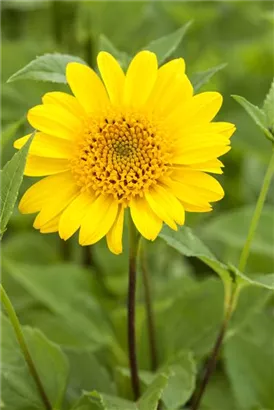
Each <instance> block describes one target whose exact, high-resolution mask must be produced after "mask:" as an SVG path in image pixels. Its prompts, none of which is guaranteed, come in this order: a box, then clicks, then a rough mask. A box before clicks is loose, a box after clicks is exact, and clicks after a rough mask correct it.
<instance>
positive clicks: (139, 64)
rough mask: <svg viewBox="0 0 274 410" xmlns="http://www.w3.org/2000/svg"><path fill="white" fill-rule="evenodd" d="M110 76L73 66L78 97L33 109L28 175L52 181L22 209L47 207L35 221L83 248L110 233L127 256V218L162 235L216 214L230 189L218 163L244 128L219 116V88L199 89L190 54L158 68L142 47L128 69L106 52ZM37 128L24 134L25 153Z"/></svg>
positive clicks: (57, 97)
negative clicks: (190, 73) (197, 216)
mask: <svg viewBox="0 0 274 410" xmlns="http://www.w3.org/2000/svg"><path fill="white" fill-rule="evenodd" d="M97 62H98V68H99V70H100V74H101V78H100V77H99V76H98V75H97V74H96V72H95V71H94V70H92V69H91V68H90V67H88V66H86V65H83V64H80V63H69V64H68V65H67V69H66V76H67V81H68V84H69V86H70V88H71V91H72V93H73V95H70V94H66V93H62V92H50V93H47V94H45V95H44V96H43V98H42V104H41V105H38V106H36V107H34V108H32V109H30V110H29V112H28V120H29V123H30V124H31V125H32V126H33V128H34V129H35V130H36V134H35V137H34V139H33V142H32V144H31V147H30V150H29V154H28V158H27V164H26V168H25V174H26V175H29V176H35V177H45V178H43V179H41V180H40V181H39V182H37V183H36V184H34V185H33V186H32V187H31V188H29V190H28V191H27V192H26V193H25V194H24V196H23V197H22V199H21V202H20V204H19V209H20V211H21V212H22V213H38V215H37V216H36V219H35V221H34V227H35V228H36V229H39V230H40V232H42V233H50V232H59V235H60V237H61V238H62V239H64V240H67V239H69V238H70V237H71V236H72V235H73V234H74V233H75V232H76V231H77V230H79V232H80V234H79V242H80V244H81V245H90V244H93V243H96V242H97V241H99V240H100V239H101V238H103V237H104V236H106V239H107V243H108V246H109V249H110V250H111V251H112V252H113V253H115V254H119V253H121V252H122V237H123V226H124V215H125V210H126V208H129V209H130V215H131V218H132V220H133V222H134V224H135V225H136V228H137V229H138V231H139V232H140V233H141V235H143V236H144V237H145V238H147V239H149V240H154V239H155V238H156V237H157V235H158V234H159V232H160V230H161V228H162V225H163V223H166V224H167V225H168V226H170V227H171V228H172V229H174V230H177V226H178V225H183V224H184V221H185V211H187V212H209V211H211V210H212V205H211V204H212V202H215V201H219V200H220V199H222V198H223V196H224V191H223V189H222V187H221V185H220V184H219V182H218V181H217V180H216V179H214V178H213V177H212V176H210V175H209V174H208V173H216V174H221V173H222V172H223V171H222V168H223V164H222V162H221V161H220V160H219V159H218V157H220V156H221V155H224V154H225V153H226V152H228V151H229V149H230V137H231V135H232V134H233V132H234V131H235V126H234V125H233V124H231V123H227V122H213V119H214V117H215V116H216V114H217V113H218V111H219V109H220V107H221V105H222V96H221V95H220V94H219V93H217V92H204V93H200V94H197V95H193V87H192V85H191V82H190V81H189V79H188V77H187V75H186V73H185V62H184V60H183V59H181V58H179V59H175V60H172V61H169V62H168V63H166V64H164V65H163V66H162V67H160V68H158V64H157V58H156V55H155V54H154V53H151V52H149V51H141V52H140V53H138V54H137V55H136V56H135V57H134V58H133V60H132V61H131V63H130V65H129V67H128V70H127V72H126V73H124V72H123V70H122V68H121V67H120V65H119V63H118V62H117V61H116V60H115V58H114V57H113V56H112V55H110V54H109V53H106V52H101V53H99V55H98V58H97ZM30 135H31V134H28V135H26V136H25V137H22V138H19V139H18V140H17V141H15V143H14V146H15V148H17V149H20V148H21V147H23V146H24V145H25V143H26V142H27V141H28V139H29V138H30Z"/></svg>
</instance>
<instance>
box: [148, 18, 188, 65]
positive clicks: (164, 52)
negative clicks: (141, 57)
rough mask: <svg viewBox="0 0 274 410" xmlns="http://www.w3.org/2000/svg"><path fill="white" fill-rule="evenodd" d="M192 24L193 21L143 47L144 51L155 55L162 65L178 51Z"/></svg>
mask: <svg viewBox="0 0 274 410" xmlns="http://www.w3.org/2000/svg"><path fill="white" fill-rule="evenodd" d="M191 24H192V21H189V22H188V23H186V24H185V25H184V26H183V27H181V28H179V29H178V30H176V31H174V32H173V33H171V34H168V35H167V36H164V37H161V38H158V39H157V40H154V41H151V42H150V43H149V44H148V45H147V46H146V47H143V49H144V50H149V51H152V52H153V53H155V54H156V55H157V58H158V64H159V65H160V64H162V63H163V62H164V61H165V60H166V59H167V58H168V57H170V56H171V54H172V53H174V51H175V50H176V49H177V47H178V46H179V44H180V43H181V41H182V39H183V37H184V35H185V34H186V32H187V30H188V29H189V27H190V26H191Z"/></svg>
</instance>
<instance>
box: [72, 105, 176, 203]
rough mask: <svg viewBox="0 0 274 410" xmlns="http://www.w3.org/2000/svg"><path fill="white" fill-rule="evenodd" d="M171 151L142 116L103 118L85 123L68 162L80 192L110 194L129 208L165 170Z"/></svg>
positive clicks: (110, 116) (157, 131) (159, 132)
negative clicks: (73, 155) (76, 147)
mask: <svg viewBox="0 0 274 410" xmlns="http://www.w3.org/2000/svg"><path fill="white" fill-rule="evenodd" d="M169 152H170V149H168V144H167V138H166V136H165V133H163V132H161V130H160V127H159V126H157V125H155V124H154V125H153V123H152V121H149V120H148V119H147V118H145V117H143V116H142V115H140V114H139V115H136V114H135V115H133V114H127V115H124V116H123V115H121V114H117V113H116V114H115V115H113V114H112V115H111V114H108V115H105V116H104V117H101V118H97V119H96V118H89V119H87V120H86V122H85V125H84V129H83V132H82V133H81V135H80V136H79V145H78V149H77V152H76V155H75V157H74V158H73V159H72V161H71V166H72V173H73V175H74V177H75V179H76V181H77V183H78V185H79V186H81V188H82V190H89V189H92V190H93V191H94V192H95V193H96V194H97V195H99V194H111V195H113V197H114V199H116V200H117V201H118V202H120V203H123V204H124V205H125V206H127V205H128V203H129V201H130V199H131V198H133V197H135V196H137V195H139V196H143V193H144V192H145V191H146V190H148V189H149V187H151V186H152V185H153V184H156V183H157V180H158V179H159V178H160V177H161V176H163V175H164V174H166V172H167V170H168V164H169V158H170V153H169Z"/></svg>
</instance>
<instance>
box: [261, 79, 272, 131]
mask: <svg viewBox="0 0 274 410" xmlns="http://www.w3.org/2000/svg"><path fill="white" fill-rule="evenodd" d="M263 110H264V113H265V115H266V121H267V126H268V127H269V128H270V129H272V133H274V78H273V81H272V84H271V86H270V90H269V92H268V94H267V96H266V98H265V100H264V105H263Z"/></svg>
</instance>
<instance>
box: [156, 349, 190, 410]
mask: <svg viewBox="0 0 274 410" xmlns="http://www.w3.org/2000/svg"><path fill="white" fill-rule="evenodd" d="M162 370H163V371H167V372H168V373H169V378H168V384H167V386H166V388H165V389H164V392H163V395H162V400H163V402H164V404H165V405H166V407H167V408H170V409H175V408H179V407H180V406H182V405H184V404H185V403H186V402H187V401H188V400H189V398H190V397H191V395H192V393H193V391H194V388H195V379H196V364H195V362H194V358H193V354H192V353H191V352H185V351H183V352H181V353H179V354H178V355H176V358H175V359H173V360H169V363H168V364H167V365H166V366H165V367H164V368H163V369H162Z"/></svg>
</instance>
